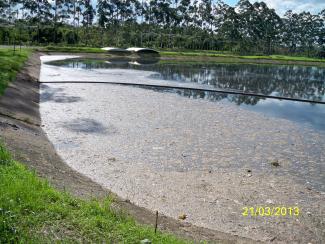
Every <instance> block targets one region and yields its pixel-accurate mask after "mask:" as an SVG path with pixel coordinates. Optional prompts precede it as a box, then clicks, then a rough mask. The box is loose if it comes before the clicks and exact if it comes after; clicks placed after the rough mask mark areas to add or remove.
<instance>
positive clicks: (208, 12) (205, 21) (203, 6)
mask: <svg viewBox="0 0 325 244" xmlns="http://www.w3.org/2000/svg"><path fill="white" fill-rule="evenodd" d="M198 12H199V14H200V20H201V21H200V22H201V28H202V29H205V30H209V31H210V32H211V33H212V29H213V28H212V27H213V14H212V2H211V0H202V1H201V2H200V4H199V8H198Z"/></svg>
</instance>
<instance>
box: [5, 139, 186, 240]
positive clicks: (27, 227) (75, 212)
mask: <svg viewBox="0 0 325 244" xmlns="http://www.w3.org/2000/svg"><path fill="white" fill-rule="evenodd" d="M112 201H113V200H112V199H110V198H107V199H106V200H102V201H99V200H89V201H86V200H81V199H78V198H75V197H72V196H71V195H69V194H68V193H66V192H59V191H57V190H55V189H53V188H52V187H51V186H50V185H49V184H48V183H47V182H46V181H45V180H42V179H40V178H38V177H37V176H36V175H35V173H33V172H31V171H29V170H27V169H26V167H25V166H23V165H22V164H21V163H18V162H15V161H13V160H12V158H11V156H10V153H9V152H8V151H7V150H6V149H5V148H4V146H3V145H2V144H0V243H16V242H19V243H31V242H46V243H50V242H53V241H63V242H96V243H103V242H108V243H140V241H141V240H143V239H149V240H151V241H152V242H153V243H185V242H183V241H181V240H178V239H176V238H175V237H172V236H170V235H167V234H162V233H157V234H155V233H154V230H153V228H152V227H145V226H140V225H138V224H136V222H135V221H134V220H133V219H132V218H131V217H128V216H127V215H126V214H125V213H122V212H116V211H114V210H112V208H111V207H110V206H111V203H112Z"/></svg>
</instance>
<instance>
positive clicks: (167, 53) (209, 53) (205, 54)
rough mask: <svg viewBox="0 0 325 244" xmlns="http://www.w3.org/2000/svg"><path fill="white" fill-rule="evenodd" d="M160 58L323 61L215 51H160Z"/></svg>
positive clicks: (321, 60) (324, 60)
mask: <svg viewBox="0 0 325 244" xmlns="http://www.w3.org/2000/svg"><path fill="white" fill-rule="evenodd" d="M161 55H162V56H169V57H173V56H174V57H175V56H176V57H177V56H194V57H222V58H240V59H251V60H261V59H263V60H276V61H303V62H324V63H325V59H319V58H309V57H298V56H286V55H268V56H266V55H264V56H263V55H261V56H256V55H251V56H245V55H236V54H231V53H220V52H215V51H186V52H171V51H161Z"/></svg>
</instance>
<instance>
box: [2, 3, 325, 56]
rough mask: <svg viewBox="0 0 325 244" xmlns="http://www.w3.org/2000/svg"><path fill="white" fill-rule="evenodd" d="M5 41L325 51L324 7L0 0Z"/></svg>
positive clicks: (267, 51)
mask: <svg viewBox="0 0 325 244" xmlns="http://www.w3.org/2000/svg"><path fill="white" fill-rule="evenodd" d="M0 16H1V17H0V41H1V43H3V44H6V43H8V44H10V43H13V42H14V43H17V42H23V43H25V44H26V43H28V44H31V45H32V44H44V45H49V44H62V45H81V46H82V45H85V46H98V47H99V46H119V47H128V46H147V47H153V48H164V49H195V50H217V51H229V52H234V53H241V54H252V53H253V54H272V53H283V54H305V55H309V56H315V55H319V56H323V54H324V50H325V9H324V10H322V11H320V13H318V14H312V13H310V12H305V11H304V12H301V13H295V12H293V11H291V10H289V11H287V12H286V13H285V15H284V16H279V15H278V14H277V13H276V12H275V10H274V9H271V8H269V7H268V6H267V4H266V3H264V2H255V3H251V2H250V1H248V0H240V1H239V2H238V3H237V4H236V5H235V6H234V7H232V6H229V5H228V4H226V3H224V2H223V1H221V0H217V1H212V0H97V1H90V0H83V1H81V0H0Z"/></svg>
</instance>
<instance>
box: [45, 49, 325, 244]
mask: <svg viewBox="0 0 325 244" xmlns="http://www.w3.org/2000/svg"><path fill="white" fill-rule="evenodd" d="M41 59H42V67H41V75H40V81H41V82H42V83H43V84H41V97H40V100H41V103H40V113H41V118H42V126H43V129H44V131H45V132H46V133H47V136H48V138H49V139H50V141H51V142H52V143H53V145H54V147H55V149H56V151H57V152H58V154H59V155H60V157H61V158H62V159H63V160H64V161H65V162H66V163H67V164H68V165H69V166H70V167H71V168H73V169H74V170H76V171H78V172H80V173H82V174H84V175H86V176H87V177H89V178H90V179H92V180H93V181H94V182H97V183H98V184H100V185H102V186H103V187H105V188H107V189H110V190H111V191H112V192H114V193H116V194H117V195H119V196H120V197H122V198H124V199H128V200H130V201H131V202H132V203H134V204H136V205H138V206H141V207H144V208H147V209H150V210H152V211H155V210H158V211H159V212H160V213H161V214H164V215H167V216H170V217H173V218H175V219H177V218H178V216H179V215H181V214H186V216H187V218H186V220H185V221H184V222H188V223H191V224H194V225H197V226H201V227H206V228H210V229H213V230H218V231H222V232H226V233H231V234H234V235H239V236H245V237H248V238H252V239H255V240H261V241H268V240H270V239H272V237H273V236H277V240H279V241H281V240H283V241H284V242H285V240H287V238H288V233H290V236H293V237H295V238H298V239H297V242H299V241H301V240H303V242H308V241H310V240H315V243H317V242H320V240H321V239H322V236H323V235H324V231H323V230H325V228H323V227H324V226H323V225H324V224H323V222H322V221H323V219H324V213H325V205H324V204H323V203H324V201H325V195H324V192H325V188H324V187H325V174H324V172H325V171H324V165H325V131H324V127H325V126H324V121H325V119H324V106H325V105H323V104H315V103H310V102H308V103H303V102H293V101H285V100H279V99H263V98H261V97H255V96H243V95H233V94H226V93H216V92H206V91H204V90H200V91H198V90H195V89H196V88H199V89H222V90H232V91H235V90H236V91H247V92H256V93H261V94H266V95H269V94H272V95H277V96H282V97H292V98H300V99H308V100H310V101H324V81H323V80H324V75H325V72H324V70H323V69H321V68H316V67H298V66H297V67H296V66H269V65H267V66H264V65H263V66H258V65H237V64H212V63H192V62H191V63H189V62H186V63H180V62H175V61H171V60H159V59H155V60H143V59H141V60H139V59H125V58H124V59H102V60H94V59H89V58H88V59H84V58H80V57H76V56H55V55H53V56H43V57H41ZM114 83H115V84H114ZM116 83H120V84H122V83H123V84H124V83H126V84H127V85H117V84H116ZM130 83H133V84H132V85H130ZM134 84H145V85H148V86H147V89H143V86H135V85H134ZM150 85H155V86H169V87H177V89H166V88H164V89H161V88H159V87H150ZM184 88H191V89H184ZM275 165H276V166H275ZM245 206H299V208H301V209H303V212H302V217H301V218H299V219H296V218H293V217H287V218H285V219H284V218H268V219H265V218H255V217H251V218H247V217H245V216H243V215H242V208H243V207H245ZM310 216H312V217H310ZM298 240H299V241H298ZM293 242H294V240H293Z"/></svg>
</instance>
